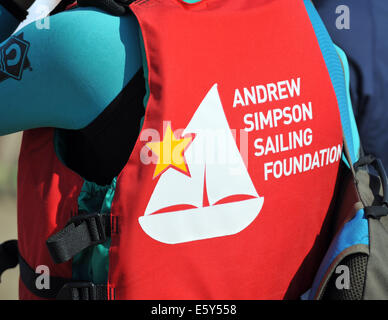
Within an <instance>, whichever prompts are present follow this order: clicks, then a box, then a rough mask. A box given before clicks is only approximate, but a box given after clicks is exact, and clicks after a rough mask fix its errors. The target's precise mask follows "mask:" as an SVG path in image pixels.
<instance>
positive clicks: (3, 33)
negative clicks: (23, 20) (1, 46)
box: [0, 5, 20, 42]
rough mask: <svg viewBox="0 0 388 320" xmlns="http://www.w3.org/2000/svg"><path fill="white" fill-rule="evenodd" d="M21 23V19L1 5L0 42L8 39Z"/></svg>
mask: <svg viewBox="0 0 388 320" xmlns="http://www.w3.org/2000/svg"><path fill="white" fill-rule="evenodd" d="M19 23H20V21H19V20H17V19H16V18H15V17H14V16H13V15H12V14H11V13H9V12H8V11H7V10H6V9H5V8H4V7H3V6H1V5H0V42H2V41H4V40H5V39H7V38H8V37H9V36H10V35H11V34H12V32H14V31H15V30H16V28H17V26H18V25H19Z"/></svg>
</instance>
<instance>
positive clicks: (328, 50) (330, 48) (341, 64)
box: [304, 0, 360, 163]
mask: <svg viewBox="0 0 388 320" xmlns="http://www.w3.org/2000/svg"><path fill="white" fill-rule="evenodd" d="M304 3H305V6H306V10H307V13H308V15H309V17H310V21H311V24H312V26H313V28H314V30H315V34H316V37H317V39H318V43H319V46H320V49H321V52H322V55H323V58H324V60H325V63H326V66H327V69H328V72H329V75H330V78H331V81H332V84H333V87H334V90H335V94H336V96H337V101H338V106H339V111H340V115H341V122H342V129H343V133H344V137H345V140H346V141H347V144H348V148H349V152H350V156H351V159H352V162H353V163H355V162H357V160H358V159H359V155H360V137H359V134H358V130H357V125H356V121H355V118H354V114H353V109H352V103H351V100H350V91H349V65H348V61H347V58H346V55H345V53H344V52H343V51H342V50H341V49H340V48H339V47H337V46H335V44H334V43H333V41H332V40H331V38H330V36H329V33H328V32H327V30H326V27H325V25H324V24H323V22H322V20H321V18H320V16H319V14H318V12H317V11H316V9H315V8H314V5H313V4H312V3H311V1H310V0H304ZM343 159H344V158H343ZM344 160H345V159H344ZM345 162H346V161H345Z"/></svg>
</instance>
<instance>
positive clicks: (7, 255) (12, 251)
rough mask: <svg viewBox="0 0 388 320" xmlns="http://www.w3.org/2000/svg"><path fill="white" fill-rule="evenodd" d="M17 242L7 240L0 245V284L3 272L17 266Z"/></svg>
mask: <svg viewBox="0 0 388 320" xmlns="http://www.w3.org/2000/svg"><path fill="white" fill-rule="evenodd" d="M18 255H19V251H18V242H17V240H9V241H6V242H4V243H2V244H1V245H0V282H1V275H2V274H3V272H4V271H6V270H8V269H11V268H15V267H16V266H17V265H18Z"/></svg>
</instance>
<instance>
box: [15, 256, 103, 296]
mask: <svg viewBox="0 0 388 320" xmlns="http://www.w3.org/2000/svg"><path fill="white" fill-rule="evenodd" d="M19 263H20V278H21V280H22V281H23V284H24V285H25V287H26V288H27V289H28V290H30V291H31V292H32V293H33V294H34V295H36V296H38V297H40V298H44V299H57V300H107V299H108V290H107V286H106V285H96V284H94V283H92V282H86V281H78V282H77V281H74V280H71V279H65V278H61V277H50V278H49V282H48V288H42V289H39V288H38V286H37V280H38V277H39V276H41V274H39V273H36V272H35V270H33V269H32V268H31V267H30V266H29V265H28V263H27V262H26V261H25V260H24V259H23V257H21V256H19Z"/></svg>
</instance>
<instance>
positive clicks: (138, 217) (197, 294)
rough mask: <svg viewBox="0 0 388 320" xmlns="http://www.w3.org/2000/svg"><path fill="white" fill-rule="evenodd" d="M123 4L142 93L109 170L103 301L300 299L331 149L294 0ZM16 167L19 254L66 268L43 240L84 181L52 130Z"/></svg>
mask: <svg viewBox="0 0 388 320" xmlns="http://www.w3.org/2000/svg"><path fill="white" fill-rule="evenodd" d="M131 9H132V10H133V12H134V13H135V15H136V17H137V19H138V21H139V23H140V27H141V32H142V35H143V39H144V46H145V51H146V58H147V66H148V86H149V99H148V104H147V107H146V116H145V120H144V124H143V128H142V131H141V133H140V135H139V138H138V141H137V143H136V145H135V147H134V149H133V151H132V154H131V156H130V158H129V161H128V163H127V164H126V166H125V167H124V168H123V170H122V172H121V173H120V174H119V176H118V177H117V185H116V191H115V196H114V200H113V203H112V208H111V221H112V222H113V221H114V223H112V228H113V229H114V230H112V232H111V246H110V251H109V279H108V283H107V284H108V288H109V292H110V293H112V292H114V295H110V296H109V298H116V299H281V298H284V297H287V298H297V297H298V296H299V295H300V294H302V293H303V292H304V291H305V290H307V289H308V288H309V286H310V285H311V282H312V280H313V277H314V275H315V272H316V269H317V267H318V265H319V263H320V261H321V258H322V256H323V254H324V252H325V249H326V248H324V247H320V246H319V245H317V238H318V236H319V234H320V232H321V229H322V225H323V223H324V220H325V217H326V214H327V212H328V210H329V207H330V203H331V201H332V198H333V194H334V189H335V184H336V178H337V173H338V168H339V161H340V157H341V152H342V131H341V122H340V115H339V110H338V104H337V100H336V95H335V92H334V89H333V85H332V83H331V80H330V77H329V73H328V70H327V68H326V65H325V62H324V59H323V57H322V53H321V51H320V47H319V44H318V41H317V39H316V36H315V34H314V30H313V28H312V26H311V23H310V21H309V18H308V15H307V12H306V9H305V7H304V4H303V1H289V0H277V1H269V0H260V1H250V0H240V1H234V0H203V1H202V2H200V3H197V4H187V3H184V2H183V1H181V0H164V1H157V0H140V1H137V2H135V3H133V4H132V5H131ZM302 44H303V45H302ZM19 166H20V171H19V173H20V174H19V208H18V209H19V217H18V218H19V221H20V223H19V248H20V252H21V256H23V257H24V259H25V260H26V261H27V263H28V264H29V265H30V266H31V267H34V266H37V265H48V266H49V268H50V271H51V275H52V276H59V277H71V263H65V264H59V265H55V264H53V263H52V261H51V258H50V255H49V253H48V251H47V248H46V246H45V241H46V239H47V238H48V237H49V236H50V235H52V234H54V233H55V232H57V231H58V230H59V229H61V228H63V227H64V226H65V224H66V222H67V221H68V219H69V218H70V216H71V214H72V212H75V211H76V207H77V197H78V195H79V193H80V191H81V187H82V179H81V178H80V177H79V176H77V175H76V174H75V173H74V172H72V171H70V170H69V169H67V168H66V167H65V166H64V165H63V164H61V163H60V161H59V160H58V159H57V157H56V155H55V152H54V148H53V130H51V129H39V130H31V131H29V132H26V133H25V135H24V141H23V145H22V151H21V156H20V162H19ZM26 226H28V228H27V227H26ZM301 272H303V279H302V280H301V277H300V273H301ZM20 289H21V290H20V292H21V293H20V296H21V298H33V296H32V295H31V294H29V293H28V291H27V290H26V289H25V288H24V287H23V285H22V284H21V288H20Z"/></svg>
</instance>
